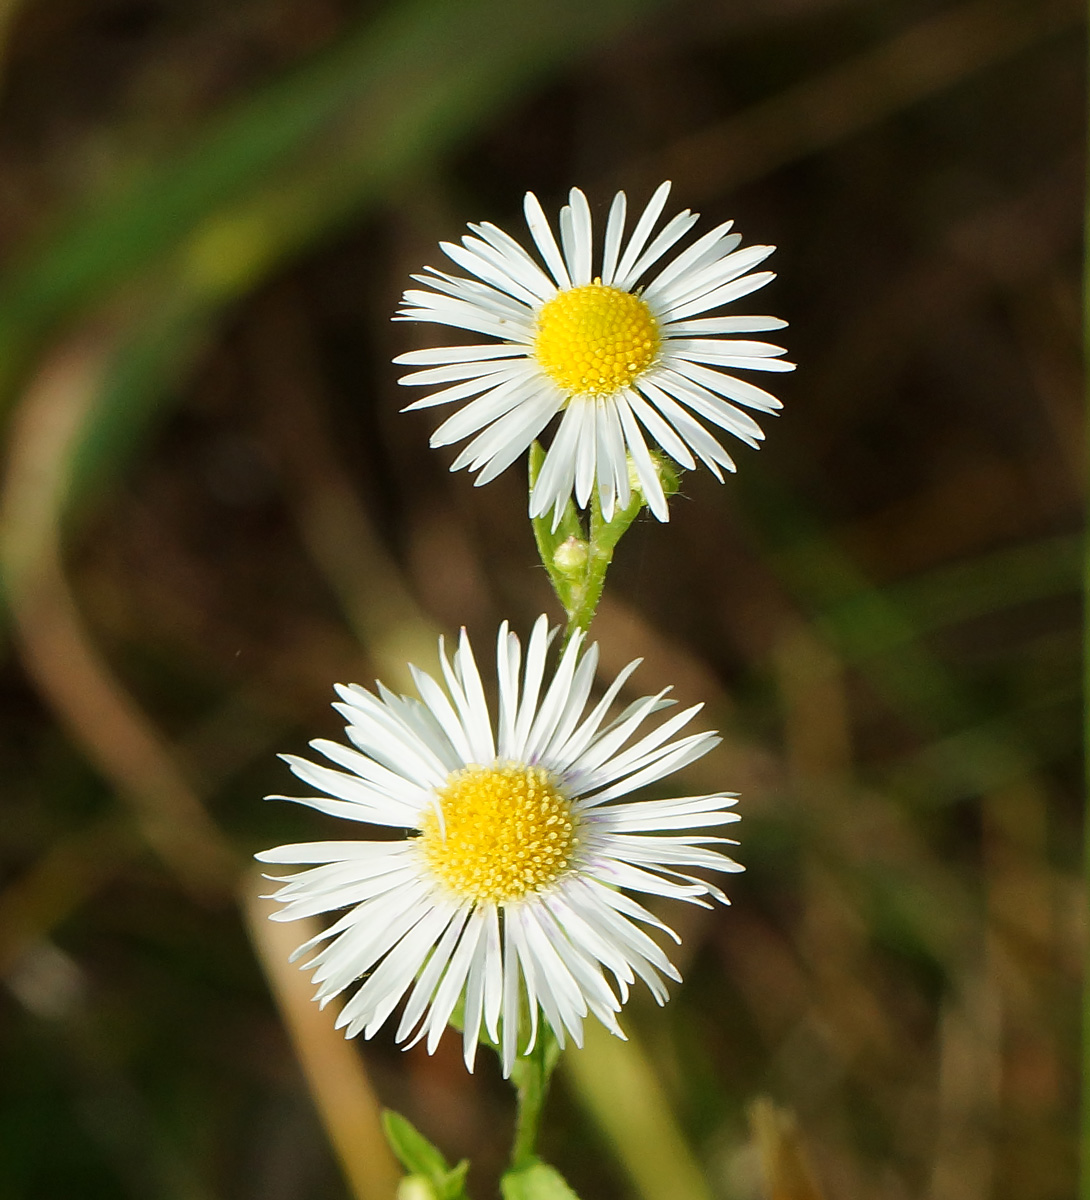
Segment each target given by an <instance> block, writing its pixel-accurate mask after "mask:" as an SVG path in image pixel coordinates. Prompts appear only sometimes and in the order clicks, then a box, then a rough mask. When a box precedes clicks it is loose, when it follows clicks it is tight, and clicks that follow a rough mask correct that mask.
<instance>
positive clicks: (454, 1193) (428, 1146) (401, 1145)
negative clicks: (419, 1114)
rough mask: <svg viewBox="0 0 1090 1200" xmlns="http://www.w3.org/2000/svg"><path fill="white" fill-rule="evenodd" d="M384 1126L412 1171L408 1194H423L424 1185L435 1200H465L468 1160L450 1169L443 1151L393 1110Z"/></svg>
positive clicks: (393, 1146)
mask: <svg viewBox="0 0 1090 1200" xmlns="http://www.w3.org/2000/svg"><path fill="white" fill-rule="evenodd" d="M382 1127H383V1129H384V1131H385V1133H386V1140H387V1141H388V1142H389V1143H390V1149H391V1150H393V1152H394V1154H395V1155H396V1156H397V1159H398V1161H399V1162H400V1163H401V1165H402V1166H403V1167H404V1168H405V1170H406V1171H408V1172H409V1175H408V1183H409V1186H408V1187H407V1188H406V1191H407V1192H409V1193H410V1195H413V1196H414V1197H415V1196H416V1195H419V1193H420V1192H421V1191H422V1190H423V1188H422V1187H421V1184H423V1185H426V1187H427V1189H428V1193H429V1195H430V1196H431V1197H433V1198H434V1200H464V1198H465V1194H466V1191H465V1181H466V1172H467V1171H468V1170H469V1160H468V1159H462V1161H461V1162H460V1163H458V1165H457V1166H454V1167H452V1166H449V1165H448V1164H447V1160H446V1158H444V1156H443V1153H442V1151H441V1150H439V1149H438V1148H437V1147H436V1146H433V1145H432V1143H431V1142H429V1141H428V1139H427V1138H426V1137H425V1136H424V1135H423V1134H422V1133H421V1132H420V1131H419V1130H418V1129H416V1128H415V1127H414V1126H413V1125H412V1124H411V1123H410V1122H409V1121H406V1120H405V1118H404V1117H403V1116H401V1114H400V1113H396V1112H393V1111H391V1110H390V1109H386V1110H384V1112H383V1114H382Z"/></svg>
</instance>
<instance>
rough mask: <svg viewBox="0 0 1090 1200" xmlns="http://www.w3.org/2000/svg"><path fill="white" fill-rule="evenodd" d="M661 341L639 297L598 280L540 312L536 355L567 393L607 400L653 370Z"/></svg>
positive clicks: (564, 294) (571, 291)
mask: <svg viewBox="0 0 1090 1200" xmlns="http://www.w3.org/2000/svg"><path fill="white" fill-rule="evenodd" d="M660 341H661V339H660V336H659V325H658V322H657V321H656V320H655V317H654V314H653V313H652V312H651V310H650V308H648V306H647V304H646V303H645V302H644V301H643V300H641V299H640V298H639V296H635V295H633V294H632V293H631V292H622V291H621V290H620V288H615V287H607V286H606V285H605V284H603V283H602V281H601V280H600V279H596V280H595V281H594V282H593V283H588V284H585V285H584V286H583V287H576V288H570V289H569V290H568V291H566V292H560V293H559V295H556V296H554V297H553V298H552V299H551V300H550V301H549V302H548V304H546V305H545V306H544V308H542V310H541V312H540V313H539V314H538V318H537V337H536V338H535V339H534V356H535V357H536V358H537V361H538V362H539V363H540V364H541V369H542V370H543V371H544V372H545V374H546V375H548V376H549V378H550V379H552V380H554V381H555V382H556V383H558V384H559V385H560V386H561V387H562V388H563V389H564V390H565V391H566V392H570V393H571V394H572V395H577V396H581V395H594V396H609V395H612V394H613V393H614V392H619V391H620V390H621V389H622V388H625V387H628V385H629V384H630V383H632V381H633V380H634V379H636V378H637V376H639V375H640V374H642V373H643V372H644V371H646V370H647V368H648V367H649V366H651V364H652V363H653V362H654V361H655V357H656V355H657V354H658V352H659V344H660Z"/></svg>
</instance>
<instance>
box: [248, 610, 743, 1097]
mask: <svg viewBox="0 0 1090 1200" xmlns="http://www.w3.org/2000/svg"><path fill="white" fill-rule="evenodd" d="M553 633H555V630H554V631H553ZM552 636H553V634H551V633H550V632H549V630H548V623H547V620H546V618H545V617H541V618H540V619H539V620H538V621H537V623H536V624H535V626H534V629H533V632H532V634H531V636H530V641H529V645H528V646H527V651H526V661H525V664H524V665H523V663H522V650H521V646H520V644H519V640H518V638H517V637H516V636H515V635H514V634H513V633H510V632H509V631H508V627H507V625H506V623H504V624H503V625H502V626H501V627H500V631H499V640H498V644H497V651H496V670H497V680H498V689H497V690H498V705H497V710H498V711H497V717H496V720H495V722H493V720H492V717H491V715H490V712H489V706H488V703H487V701H486V700H485V693H484V687H483V685H482V682H481V677H480V674H479V673H478V670H477V666H476V663H475V662H474V658H473V652H472V650H471V648H470V645H469V641H468V639H467V638H466V636H465V632H464V631H463V633H462V637H461V641H460V643H459V648H458V650H457V652H456V653H455V654H454V656H453V662H451V661H449V660H448V658H447V656H446V653H445V651H444V650H443V647H442V643H440V657H441V663H442V668H443V679H444V682H445V685H446V686H445V688H444V687H443V686H441V685H440V684H439V683H437V682H436V681H435V680H434V679H432V678H431V677H430V676H429V675H426V674H424V672H422V671H419V670H417V669H416V668H413V675H414V679H415V681H416V685H417V689H418V691H419V693H420V698H419V699H415V698H410V697H407V696H396V695H394V694H393V693H392V692H390V691H388V690H387V689H386V688H384V687H382V686H381V685H379V690H378V695H377V696H376V695H372V694H371V693H370V692H368V691H365V690H364V689H363V688H360V687H357V686H355V685H352V686H349V687H338V689H337V690H338V692H339V694H340V696H341V699H342V700H343V703H342V704H339V705H337V706H336V707H337V709H338V710H339V711H340V712H341V713H342V714H343V715H344V716H345V718H346V719H347V721H348V729H347V733H348V737H349V739H350V740H351V741H352V743H353V744H354V745H355V746H356V747H357V749H355V750H353V749H349V748H348V747H346V746H343V745H340V744H338V743H335V742H329V741H316V742H314V743H312V744H313V746H314V748H315V749H316V750H318V751H319V752H320V753H321V754H323V755H325V757H326V758H328V759H330V760H331V761H332V762H334V763H335V764H337V766H338V767H340V768H343V769H341V770H337V769H334V768H332V767H326V766H319V765H317V764H315V763H311V762H308V761H307V760H305V759H298V758H288V760H287V761H288V762H289V763H290V764H291V768H292V770H293V771H294V772H295V774H296V775H298V776H299V778H300V779H302V780H304V781H305V782H306V783H308V784H310V785H311V786H312V787H315V788H317V789H318V790H319V791H320V792H322V793H324V794H323V795H321V796H310V797H306V798H302V799H301V800H300V801H299V802H300V803H303V804H309V805H311V806H313V807H314V808H317V809H319V810H321V811H322V812H326V813H332V814H333V815H334V816H338V817H345V818H347V819H349V820H353V821H362V822H364V823H367V824H372V825H385V826H391V827H394V828H399V829H404V830H405V831H406V832H407V834H408V836H407V837H405V838H401V839H398V840H395V841H388V840H383V841H343V842H311V843H305V844H302V845H295V846H281V847H280V848H279V849H276V850H268V851H266V852H265V853H263V854H259V855H258V856H257V857H258V858H259V859H260V860H261V861H262V862H267V863H306V864H314V863H316V864H321V865H317V866H312V867H311V868H310V869H309V870H305V871H302V872H300V873H299V874H296V875H290V876H287V877H286V878H284V879H282V880H281V881H280V882H281V883H282V884H283V886H282V887H281V888H280V889H279V890H278V891H277V892H276V893H275V898H276V899H277V900H279V901H281V902H282V903H283V904H284V908H283V909H282V910H281V911H279V912H278V913H277V914H276V916H275V919H278V920H282V921H291V920H294V919H296V918H299V917H309V916H313V915H315V914H317V913H323V912H330V911H334V910H337V909H346V910H347V911H346V912H345V913H344V914H343V915H342V916H341V917H340V918H339V919H338V920H337V921H335V922H334V923H333V924H332V925H330V927H329V928H328V929H326V930H325V931H324V932H323V933H321V934H319V935H318V936H317V937H315V938H312V939H311V940H310V941H308V942H306V943H305V944H304V945H302V946H300V947H299V949H298V950H297V951H296V957H298V956H299V955H301V954H304V953H307V952H309V951H311V950H313V949H314V948H315V947H317V946H319V945H320V944H321V943H323V942H325V943H327V945H326V946H325V947H324V949H321V950H319V951H318V953H317V954H316V955H315V956H314V958H313V959H311V961H310V962H309V963H308V964H307V967H308V968H311V969H313V970H314V979H315V982H316V983H317V984H318V985H319V986H318V992H317V996H316V998H317V999H318V1000H320V1001H322V1002H323V1003H324V1002H325V1001H328V1000H329V999H330V998H331V997H333V996H335V995H337V994H338V993H339V992H341V991H343V990H344V989H345V988H346V987H348V985H349V984H351V983H352V982H353V981H354V980H357V979H359V978H360V977H361V976H367V978H366V980H365V982H364V983H363V984H362V985H361V986H360V987H359V989H358V990H357V991H356V993H355V995H354V996H353V997H352V998H351V999H350V1000H349V1001H348V1003H347V1004H346V1005H345V1007H344V1010H343V1011H342V1012H341V1015H340V1017H339V1018H338V1021H337V1024H338V1026H346V1027H347V1034H348V1036H349V1037H352V1036H354V1035H355V1034H357V1033H359V1032H360V1031H362V1032H363V1034H364V1036H365V1037H370V1036H371V1035H372V1034H373V1033H375V1032H376V1030H378V1029H379V1028H380V1026H381V1025H382V1024H383V1023H384V1022H385V1021H386V1019H387V1018H388V1017H389V1016H390V1014H391V1013H392V1012H393V1010H394V1008H395V1007H396V1006H397V1005H398V1004H399V1002H400V1001H401V1000H402V999H403V998H404V997H405V995H406V993H408V1000H407V1002H406V1004H405V1007H404V1011H403V1013H402V1016H401V1020H400V1023H399V1024H398V1027H397V1035H396V1036H397V1039H398V1040H399V1041H403V1040H405V1039H406V1038H409V1037H411V1036H412V1037H413V1042H414V1043H415V1042H416V1041H418V1040H420V1039H421V1038H423V1037H425V1036H426V1037H427V1046H428V1050H429V1051H431V1050H433V1049H434V1048H435V1045H436V1043H437V1042H438V1041H439V1038H440V1036H441V1035H442V1032H443V1029H444V1028H445V1026H446V1024H447V1022H448V1020H449V1019H450V1017H451V1014H452V1013H453V1011H454V1009H455V1005H456V1004H457V1003H458V1001H459V999H464V1015H463V1017H462V1022H463V1026H462V1027H463V1038H464V1051H465V1059H466V1065H467V1066H468V1067H470V1069H472V1065H473V1059H474V1054H475V1051H476V1047H477V1042H478V1039H479V1037H480V1033H481V1027H482V1024H483V1026H484V1028H485V1029H486V1030H487V1032H488V1036H489V1037H490V1038H491V1040H492V1041H493V1042H495V1043H497V1044H499V1045H500V1046H501V1050H502V1056H503V1063H504V1071H505V1073H507V1072H509V1071H510V1069H511V1064H512V1062H513V1060H514V1058H515V1055H516V1053H517V1052H518V1051H519V1049H520V1048H521V1049H522V1050H523V1051H524V1052H525V1051H527V1050H528V1049H529V1048H530V1047H531V1046H532V1045H533V1042H534V1039H535V1037H536V1032H537V1023H538V1019H539V1010H540V1012H541V1013H543V1014H544V1018H545V1020H547V1021H548V1023H549V1025H550V1026H551V1027H552V1029H553V1030H554V1031H555V1033H556V1036H557V1039H558V1040H559V1042H560V1044H561V1045H563V1044H564V1040H565V1037H566V1035H570V1036H571V1037H572V1039H573V1040H574V1041H575V1042H576V1044H581V1043H582V1028H583V1019H584V1017H585V1016H586V1015H587V1013H588V1011H589V1012H591V1013H593V1014H594V1015H595V1016H596V1017H597V1018H598V1019H599V1020H600V1021H602V1022H603V1024H605V1025H606V1027H607V1028H609V1029H610V1030H611V1031H612V1032H613V1033H615V1034H617V1035H618V1036H623V1034H621V1031H620V1029H619V1027H618V1025H617V1021H616V1017H615V1014H616V1013H617V1012H618V1011H619V1010H620V1008H621V1005H622V1003H623V1002H624V1001H625V1000H626V999H627V996H628V988H629V985H630V984H631V983H632V982H633V981H634V979H635V977H636V976H637V975H638V976H640V977H641V978H642V979H643V980H644V981H645V982H646V983H647V985H648V987H649V988H650V989H651V991H652V993H653V994H654V996H655V998H656V999H657V1000H658V1001H659V1003H660V1004H661V1003H662V1002H663V1001H664V1000H665V998H666V989H665V987H664V985H663V981H662V978H661V976H663V975H666V976H669V977H670V978H672V979H678V978H679V976H678V974H677V971H676V970H675V969H674V967H673V966H672V965H671V963H670V961H669V959H667V957H666V955H665V954H664V953H663V952H662V950H661V949H660V947H659V946H658V944H657V943H656V942H655V941H653V940H652V939H651V938H650V937H649V936H648V935H647V933H646V932H644V930H643V929H641V928H640V926H641V924H642V925H652V926H656V927H658V928H659V929H660V930H664V931H665V932H666V933H667V934H669V935H670V936H671V937H675V935H674V934H673V933H672V932H671V931H670V930H669V929H668V928H667V926H665V925H663V924H662V922H661V921H659V920H658V919H657V918H656V917H654V916H653V915H652V914H651V913H650V912H649V911H648V910H647V909H646V908H644V907H643V906H642V905H641V904H639V903H638V902H637V901H636V900H634V899H632V898H631V897H630V896H629V895H627V894H626V892H625V891H622V890H620V889H626V890H627V891H635V892H647V893H652V894H654V895H660V896H673V897H676V898H678V899H682V900H689V901H692V902H694V903H697V904H704V903H706V902H705V901H704V900H703V899H702V897H704V896H712V897H714V898H715V899H717V900H721V901H723V902H724V903H725V902H726V898H725V897H724V896H723V894H722V892H720V891H719V889H718V888H716V887H714V886H713V885H712V884H711V883H708V882H706V881H705V880H703V879H700V878H696V877H694V876H693V875H691V874H690V873H689V872H690V871H691V870H692V868H699V869H710V870H713V871H737V870H741V868H740V867H739V866H738V865H737V863H735V862H733V861H732V860H731V859H730V858H728V857H727V856H726V855H725V854H723V853H722V852H721V851H719V850H716V849H711V848H710V844H711V843H717V842H718V843H722V842H724V841H726V839H723V838H717V837H709V836H700V835H694V834H693V833H684V832H679V831H683V830H691V829H704V828H707V827H709V826H718V825H725V824H727V823H728V822H731V821H734V820H736V819H737V817H736V816H735V814H733V813H731V812H729V811H727V809H728V808H729V807H730V805H731V804H733V797H731V796H729V795H727V794H726V793H717V794H715V795H707V796H688V797H684V798H681V799H659V800H629V801H626V802H624V803H618V801H620V800H621V798H622V797H625V796H628V795H629V794H630V793H632V792H634V791H636V790H637V789H638V788H643V787H645V786H647V785H648V784H651V783H654V782H655V781H656V780H658V779H661V778H662V777H663V776H665V775H668V774H669V773H670V772H672V771H675V770H677V769H678V768H680V767H683V766H685V765H686V764H687V763H689V762H692V761H693V760H694V759H696V758H699V757H700V756H701V755H702V754H704V753H706V752H707V751H708V750H709V749H711V747H712V746H714V745H715V744H716V742H717V741H718V740H719V739H718V738H717V737H716V736H715V735H714V734H711V733H696V734H688V735H686V736H683V737H679V736H678V733H679V731H680V730H681V729H682V728H683V727H684V726H685V725H686V724H688V722H689V721H690V720H691V718H692V717H693V716H694V715H695V713H696V712H697V711H698V710H699V708H700V707H701V706H700V705H696V706H695V707H693V708H689V709H686V710H685V711H683V712H679V713H677V714H676V715H674V716H672V717H671V718H669V719H668V720H665V721H662V722H661V723H659V724H658V725H657V726H656V727H655V728H654V729H652V730H650V731H649V732H644V733H643V734H642V736H639V737H637V736H636V735H637V731H638V730H639V728H640V726H641V725H643V723H644V722H645V721H646V720H647V718H648V717H649V716H650V715H651V714H652V713H656V712H658V711H659V710H660V709H662V708H663V707H665V706H666V705H667V704H668V703H669V702H668V701H665V700H664V699H663V696H664V694H665V693H663V692H660V693H659V694H658V695H656V696H646V697H644V698H643V699H641V700H637V701H636V702H635V703H634V704H631V705H630V706H629V707H628V708H627V709H625V711H624V712H623V713H621V714H620V716H618V717H617V718H616V719H615V720H613V721H612V722H610V723H608V724H607V723H606V716H607V713H608V711H609V709H610V707H611V706H612V704H613V702H614V700H615V699H616V697H617V694H618V692H619V691H620V689H621V687H622V685H623V684H624V682H625V681H626V680H627V678H628V677H629V675H630V674H631V673H632V671H633V670H634V669H635V667H636V666H637V665H638V660H637V662H633V663H630V664H629V665H628V667H626V668H625V669H624V670H623V671H622V672H621V674H620V675H619V676H618V677H617V679H616V680H615V681H614V682H613V683H612V685H611V686H610V687H609V688H608V689H607V691H606V693H605V695H604V696H603V697H602V699H601V700H600V701H599V702H598V703H597V704H595V705H594V706H593V708H591V709H590V711H589V712H588V711H587V707H588V702H589V698H590V691H591V685H592V683H593V681H594V674H595V668H596V666H597V663H598V647H597V645H592V646H591V647H590V648H589V649H588V650H587V651H586V652H585V653H583V654H580V644H581V638H580V636H579V635H578V634H577V635H576V636H574V637H573V638H572V640H571V642H570V643H569V644H568V646H567V647H566V649H565V650H564V653H563V654H562V655H561V657H560V662H559V664H558V666H557V669H556V672H555V674H554V675H553V676H552V678H551V679H550V680H548V681H547V682H546V669H545V660H546V657H547V652H548V647H549V643H550V641H551V640H552ZM280 798H285V799H292V797H280ZM664 834H665V836H663V835H664ZM675 940H676V937H675ZM606 971H608V972H609V973H610V974H611V975H612V976H613V981H614V982H613V983H612V984H611V983H610V982H608V981H607V978H606V974H605V972H606ZM523 989H525V991H523ZM523 995H525V997H526V1000H527V1001H528V1004H527V1005H526V1009H527V1010H528V1013H529V1018H530V1030H529V1037H528V1043H529V1044H528V1045H523V1044H522V1043H523V1042H524V1041H526V1039H524V1038H521V1037H520V1031H519V1025H520V1011H522V1010H523V1004H522V1000H521V997H522V996H523ZM414 1032H415V1036H413V1034H414Z"/></svg>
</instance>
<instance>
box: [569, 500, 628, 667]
mask: <svg viewBox="0 0 1090 1200" xmlns="http://www.w3.org/2000/svg"><path fill="white" fill-rule="evenodd" d="M641 508H643V497H642V496H641V495H639V494H638V493H637V494H636V495H634V496H633V497H632V501H631V503H630V504H629V506H628V507H627V508H625V509H622V510H621V511H620V512H616V513H614V514H613V520H612V521H605V520H603V519H602V507H601V504H600V503H599V501H598V493H597V492H595V493H594V494H593V495H592V497H591V501H590V544H589V546H588V549H587V566H586V573H585V575H584V577H583V580H582V582H581V584H580V585H579V586H578V587H576V588H575V589H573V592H572V595H571V603H570V606H567V611H568V624H567V628H566V629H565V630H564V645H565V646H566V645H567V644H568V642H570V641H571V639H572V637H573V635H574V634H575V632H576V630H581V631H582V632H583V633H586V632H587V630H588V629H589V628H590V623H591V621H593V620H594V614H595V613H596V612H597V611H598V604H599V602H600V601H601V599H602V591H603V589H604V588H605V586H606V572H607V571H608V570H609V566H610V563H612V562H613V551H614V550H615V549H616V548H617V543H618V542H619V541H620V540H621V538H622V537H623V536H624V534H625V532H626V531H627V530H628V527H629V525H631V524H632V522H633V521H634V520H635V519H636V516H637V515H638V514H639V511H640V509H641Z"/></svg>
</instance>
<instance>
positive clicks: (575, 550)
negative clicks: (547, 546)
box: [553, 534, 590, 579]
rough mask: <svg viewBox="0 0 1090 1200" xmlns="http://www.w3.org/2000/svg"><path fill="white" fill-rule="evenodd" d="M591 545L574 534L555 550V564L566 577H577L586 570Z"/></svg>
mask: <svg viewBox="0 0 1090 1200" xmlns="http://www.w3.org/2000/svg"><path fill="white" fill-rule="evenodd" d="M589 553H590V547H589V546H588V545H587V543H586V542H584V541H583V539H582V538H577V537H576V536H575V535H574V534H573V535H572V536H571V537H570V538H567V539H566V540H565V541H563V542H561V543H560V545H559V546H557V548H556V549H555V550H554V551H553V566H554V567H556V569H557V570H558V571H559V572H560V574H561V575H563V576H564V578H565V579H576V578H578V576H580V575H582V573H583V572H584V571H585V570H586V566H587V556H588V555H589Z"/></svg>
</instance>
